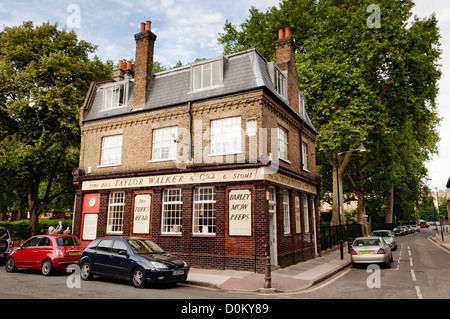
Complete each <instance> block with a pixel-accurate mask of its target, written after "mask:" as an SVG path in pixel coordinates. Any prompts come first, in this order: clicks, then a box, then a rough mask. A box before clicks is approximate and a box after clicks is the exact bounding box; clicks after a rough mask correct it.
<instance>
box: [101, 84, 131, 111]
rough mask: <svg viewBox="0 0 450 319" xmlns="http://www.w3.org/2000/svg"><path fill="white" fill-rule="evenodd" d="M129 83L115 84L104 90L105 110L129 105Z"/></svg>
mask: <svg viewBox="0 0 450 319" xmlns="http://www.w3.org/2000/svg"><path fill="white" fill-rule="evenodd" d="M128 84H129V82H128V81H126V82H124V83H114V84H112V85H109V86H107V87H104V88H103V109H104V110H109V109H114V108H118V107H122V106H124V105H126V104H127V100H128V87H129V85H128Z"/></svg>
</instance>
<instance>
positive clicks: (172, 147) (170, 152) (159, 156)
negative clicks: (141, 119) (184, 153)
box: [151, 126, 178, 162]
mask: <svg viewBox="0 0 450 319" xmlns="http://www.w3.org/2000/svg"><path fill="white" fill-rule="evenodd" d="M177 138H178V127H177V126H169V127H163V128H159V129H155V130H153V147H152V159H151V162H153V161H174V160H176V159H177V143H176V140H177ZM165 149H167V152H166V151H164V152H163V150H165Z"/></svg>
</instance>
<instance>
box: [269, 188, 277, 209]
mask: <svg viewBox="0 0 450 319" xmlns="http://www.w3.org/2000/svg"><path fill="white" fill-rule="evenodd" d="M269 212H270V213H276V212H277V190H276V189H275V187H269Z"/></svg>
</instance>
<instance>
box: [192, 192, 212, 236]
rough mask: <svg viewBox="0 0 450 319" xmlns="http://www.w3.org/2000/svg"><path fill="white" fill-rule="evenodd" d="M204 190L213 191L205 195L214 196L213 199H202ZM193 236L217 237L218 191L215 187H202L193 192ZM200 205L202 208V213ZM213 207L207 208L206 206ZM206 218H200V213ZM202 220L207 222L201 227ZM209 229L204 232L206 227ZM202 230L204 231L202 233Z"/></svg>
mask: <svg viewBox="0 0 450 319" xmlns="http://www.w3.org/2000/svg"><path fill="white" fill-rule="evenodd" d="M202 190H212V192H211V193H210V194H206V193H205V194H203V195H206V196H209V195H212V199H200V196H201V195H202V194H200V192H201V191H202ZM192 203H193V207H192V234H193V235H209V236H215V235H216V190H215V187H214V186H200V187H196V188H194V191H193V198H192ZM200 205H201V206H202V208H201V211H200V209H199V208H200ZM209 205H211V206H212V208H211V207H208V208H206V210H205V206H209ZM205 212H206V214H207V215H206V217H205V216H203V217H200V213H203V214H205ZM200 220H202V221H203V222H205V221H206V224H203V223H202V225H200ZM205 226H206V227H207V231H206V232H205V231H204V227H205ZM200 229H202V231H200ZM210 230H212V231H210Z"/></svg>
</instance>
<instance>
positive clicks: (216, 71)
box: [192, 60, 223, 90]
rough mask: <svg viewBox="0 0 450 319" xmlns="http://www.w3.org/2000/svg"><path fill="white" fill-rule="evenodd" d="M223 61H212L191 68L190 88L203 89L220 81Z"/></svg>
mask: <svg viewBox="0 0 450 319" xmlns="http://www.w3.org/2000/svg"><path fill="white" fill-rule="evenodd" d="M222 65H223V61H221V60H218V61H213V62H209V63H204V64H200V65H196V66H194V67H193V68H192V90H198V89H205V88H209V87H213V86H216V85H219V84H221V83H222V80H223V67H222Z"/></svg>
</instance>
